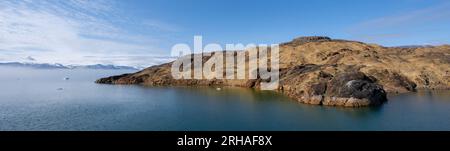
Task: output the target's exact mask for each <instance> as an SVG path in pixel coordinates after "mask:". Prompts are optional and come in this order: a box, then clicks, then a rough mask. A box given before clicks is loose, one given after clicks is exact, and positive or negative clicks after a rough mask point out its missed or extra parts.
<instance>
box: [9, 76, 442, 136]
mask: <svg viewBox="0 0 450 151" xmlns="http://www.w3.org/2000/svg"><path fill="white" fill-rule="evenodd" d="M129 72H134V71H132V70H90V69H76V70H66V69H63V70H59V69H31V68H6V67H0V73H1V74H0V82H1V83H2V84H1V86H0V130H450V91H419V92H418V93H408V94H399V95H390V96H389V101H388V102H387V103H386V104H384V105H382V106H379V107H367V108H342V107H324V106H315V105H307V104H300V103H297V102H295V101H292V100H290V99H289V98H287V97H285V96H283V95H280V94H278V93H275V92H271V91H258V90H252V89H243V88H222V89H221V90H220V91H218V90H216V88H206V87H203V88H186V87H175V88H174V87H172V88H169V87H143V86H131V85H101V84H95V83H94V81H95V80H96V79H98V78H101V77H106V76H111V75H117V74H122V73H129ZM66 78H68V79H66Z"/></svg>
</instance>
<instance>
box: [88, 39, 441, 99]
mask: <svg viewBox="0 0 450 151" xmlns="http://www.w3.org/2000/svg"><path fill="white" fill-rule="evenodd" d="M205 59H207V58H204V60H205ZM247 63H248V60H247V62H246V64H247ZM171 64H172V62H171V63H166V64H162V65H157V66H152V67H149V68H147V69H144V70H142V71H139V72H136V73H133V74H124V75H119V76H112V77H107V78H102V79H99V80H97V81H96V82H97V83H104V84H141V85H147V86H238V87H247V88H259V82H260V81H262V80H263V79H241V80H239V79H238V80H228V79H213V80H176V79H173V78H172V76H171V73H170V69H171ZM449 70H450V46H448V45H444V46H427V47H383V46H379V45H375V44H365V43H362V42H356V41H347V40H335V39H331V38H328V37H300V38H296V39H294V40H293V41H291V42H287V43H283V44H281V45H280V85H279V88H278V89H277V90H276V91H278V92H280V93H283V94H286V95H287V96H289V97H291V98H293V99H294V100H297V101H299V102H302V103H308V104H316V105H329V106H346V107H360V106H370V105H379V104H382V103H383V102H385V101H386V100H387V99H386V93H404V92H414V91H416V89H449V88H450V73H449V72H450V71H449Z"/></svg>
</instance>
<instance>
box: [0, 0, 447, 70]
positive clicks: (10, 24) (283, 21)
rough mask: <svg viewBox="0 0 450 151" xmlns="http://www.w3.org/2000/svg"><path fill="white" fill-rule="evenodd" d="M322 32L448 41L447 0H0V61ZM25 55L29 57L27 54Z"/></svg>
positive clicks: (137, 54)
mask: <svg viewBox="0 0 450 151" xmlns="http://www.w3.org/2000/svg"><path fill="white" fill-rule="evenodd" d="M194 35H201V36H203V40H204V43H213V42H214V43H220V44H227V43H244V44H246V43H280V42H286V41H289V40H291V39H293V38H295V37H298V36H310V35H323V36H329V37H332V38H338V39H350V40H357V41H363V42H367V43H378V44H381V45H385V46H398V45H423V44H432V45H439V44H449V43H450V2H449V1H447V0H395V1H392V0H370V1H369V0H360V1H354V0H339V1H336V0H315V1H311V0H308V1H302V0H291V1H289V0H285V1H283V0H277V1H275V0H273V1H269V0H260V1H256V0H255V1H253V0H247V1H243V0H192V1H185V0H126V1H125V0H117V1H114V0H35V1H33V0H23V1H20V0H2V1H0V62H7V61H32V62H48V63H55V62H58V63H63V64H94V63H103V64H117V65H132V66H148V65H152V64H156V63H161V62H164V61H167V58H165V57H164V56H168V55H169V54H170V48H171V46H173V45H174V44H177V43H192V40H193V36H194ZM30 58H32V59H30Z"/></svg>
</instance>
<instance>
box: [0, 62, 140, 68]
mask: <svg viewBox="0 0 450 151" xmlns="http://www.w3.org/2000/svg"><path fill="white" fill-rule="evenodd" d="M0 66H8V67H28V68H36V69H103V70H119V69H123V70H139V69H141V67H131V66H116V65H103V64H94V65H62V64H59V63H54V64H50V63H29V62H4V63H0Z"/></svg>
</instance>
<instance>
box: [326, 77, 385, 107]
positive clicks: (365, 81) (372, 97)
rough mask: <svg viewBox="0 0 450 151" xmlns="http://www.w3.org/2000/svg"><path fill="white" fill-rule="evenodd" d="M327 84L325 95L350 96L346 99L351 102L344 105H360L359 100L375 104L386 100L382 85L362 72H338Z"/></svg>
mask: <svg viewBox="0 0 450 151" xmlns="http://www.w3.org/2000/svg"><path fill="white" fill-rule="evenodd" d="M327 85H328V87H327V92H326V95H327V96H333V97H338V98H350V99H348V100H347V101H351V102H350V103H348V104H347V105H346V106H351V103H353V104H355V105H360V104H359V103H361V102H363V103H364V104H367V103H369V104H368V105H376V104H381V103H383V102H385V101H386V100H387V98H386V92H385V91H384V89H383V87H382V86H381V85H379V84H376V83H374V81H373V80H372V79H371V78H369V77H367V76H366V75H365V74H364V73H362V72H346V73H342V74H339V75H337V76H336V77H334V78H333V79H332V80H330V81H329V82H328V84H327ZM352 98H353V99H352ZM358 101H360V102H358Z"/></svg>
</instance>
